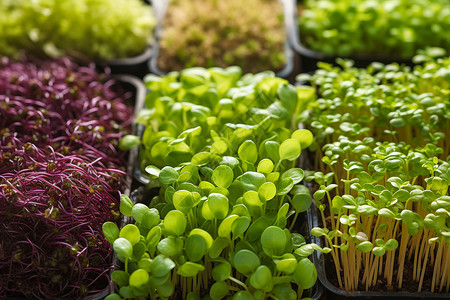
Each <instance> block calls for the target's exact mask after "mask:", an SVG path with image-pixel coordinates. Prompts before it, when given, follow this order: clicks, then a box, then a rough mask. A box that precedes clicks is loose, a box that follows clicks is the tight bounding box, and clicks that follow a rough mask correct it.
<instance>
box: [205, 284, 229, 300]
mask: <svg viewBox="0 0 450 300" xmlns="http://www.w3.org/2000/svg"><path fill="white" fill-rule="evenodd" d="M228 292H229V289H228V284H227V283H226V282H224V281H219V282H214V283H213V285H212V286H211V289H210V290H209V296H210V297H211V299H213V300H220V299H222V298H224V297H225V296H226V295H228Z"/></svg>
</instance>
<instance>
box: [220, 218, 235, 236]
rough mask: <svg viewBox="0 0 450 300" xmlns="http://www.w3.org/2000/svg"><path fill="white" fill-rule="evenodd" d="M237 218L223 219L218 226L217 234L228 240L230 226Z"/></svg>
mask: <svg viewBox="0 0 450 300" xmlns="http://www.w3.org/2000/svg"><path fill="white" fill-rule="evenodd" d="M238 217H239V216H238V215H229V216H228V217H226V218H225V219H223V221H222V222H221V223H220V225H219V229H218V230H217V234H218V235H219V236H221V237H226V238H230V233H231V226H232V224H233V222H234V221H235V220H236V219H237V218H238Z"/></svg>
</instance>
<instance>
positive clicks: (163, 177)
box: [159, 166, 179, 184]
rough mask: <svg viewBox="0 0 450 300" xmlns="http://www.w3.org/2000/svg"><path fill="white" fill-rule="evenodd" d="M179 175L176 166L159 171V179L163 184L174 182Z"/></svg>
mask: <svg viewBox="0 0 450 300" xmlns="http://www.w3.org/2000/svg"><path fill="white" fill-rule="evenodd" d="M178 176H179V175H178V172H177V171H176V170H175V169H174V168H172V167H169V166H166V167H164V168H162V169H161V171H160V172H159V180H160V181H161V183H163V184H171V183H174V182H175V181H177V179H178Z"/></svg>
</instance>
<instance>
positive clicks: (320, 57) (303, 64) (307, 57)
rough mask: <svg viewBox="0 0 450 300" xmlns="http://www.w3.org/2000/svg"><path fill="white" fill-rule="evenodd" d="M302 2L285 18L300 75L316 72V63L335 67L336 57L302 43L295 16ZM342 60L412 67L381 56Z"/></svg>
mask: <svg viewBox="0 0 450 300" xmlns="http://www.w3.org/2000/svg"><path fill="white" fill-rule="evenodd" d="M302 2H303V1H301V0H300V1H297V4H296V3H294V6H293V7H291V9H290V10H289V13H290V15H288V16H287V19H289V21H288V22H290V25H289V26H288V28H289V33H288V37H289V42H290V43H291V47H292V48H293V49H294V51H295V53H297V54H298V55H299V58H300V60H299V64H300V66H299V69H300V70H301V73H306V72H311V71H315V70H317V63H318V62H319V61H323V62H327V63H330V64H334V65H336V59H337V58H338V56H326V55H325V54H323V53H321V52H318V51H314V50H311V49H309V48H308V47H307V46H305V45H304V44H303V43H302V39H301V38H302V37H301V31H300V28H299V25H298V14H297V6H296V5H298V4H300V3H302ZM342 58H348V59H351V60H353V61H354V62H355V67H358V68H365V67H367V66H368V65H370V64H371V63H372V62H380V63H383V64H390V63H394V62H396V63H398V64H405V65H408V66H414V64H413V62H412V60H411V59H403V58H398V57H397V58H396V57H383V56H360V55H352V56H345V57H342Z"/></svg>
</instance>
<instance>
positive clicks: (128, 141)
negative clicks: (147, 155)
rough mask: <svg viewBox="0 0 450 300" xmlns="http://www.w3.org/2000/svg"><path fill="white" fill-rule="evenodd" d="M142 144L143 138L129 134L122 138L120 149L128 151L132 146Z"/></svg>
mask: <svg viewBox="0 0 450 300" xmlns="http://www.w3.org/2000/svg"><path fill="white" fill-rule="evenodd" d="M140 144H141V138H140V137H138V136H135V135H131V134H127V135H125V136H124V137H123V138H121V139H120V143H119V149H120V150H122V151H128V150H130V149H131V148H134V147H137V146H139V145H140Z"/></svg>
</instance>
